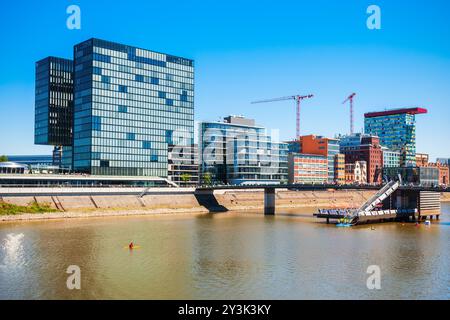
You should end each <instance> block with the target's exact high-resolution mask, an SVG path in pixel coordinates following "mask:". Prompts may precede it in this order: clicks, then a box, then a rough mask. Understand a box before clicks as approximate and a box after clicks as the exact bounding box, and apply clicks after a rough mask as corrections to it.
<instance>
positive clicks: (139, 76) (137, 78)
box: [135, 74, 144, 82]
mask: <svg viewBox="0 0 450 320" xmlns="http://www.w3.org/2000/svg"><path fill="white" fill-rule="evenodd" d="M135 79H136V81H139V82H144V76H143V75H142V74H137V75H135Z"/></svg>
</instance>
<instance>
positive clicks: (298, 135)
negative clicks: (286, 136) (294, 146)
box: [252, 94, 314, 139]
mask: <svg viewBox="0 0 450 320" xmlns="http://www.w3.org/2000/svg"><path fill="white" fill-rule="evenodd" d="M312 97H314V95H312V94H309V95H306V96H301V95H295V96H288V97H282V98H275V99H268V100H259V101H253V102H252V103H265V102H275V101H284V100H295V102H296V106H297V126H296V132H295V133H296V139H298V138H299V137H300V102H301V101H302V100H303V99H311V98H312Z"/></svg>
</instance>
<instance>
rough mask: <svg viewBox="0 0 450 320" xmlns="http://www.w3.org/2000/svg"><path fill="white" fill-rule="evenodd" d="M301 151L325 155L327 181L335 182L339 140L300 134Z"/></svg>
mask: <svg viewBox="0 0 450 320" xmlns="http://www.w3.org/2000/svg"><path fill="white" fill-rule="evenodd" d="M299 144H300V146H299V148H300V150H301V153H306V154H316V155H323V156H326V157H327V159H328V182H329V183H333V182H335V169H336V166H335V161H336V155H338V154H339V140H338V139H332V138H325V137H321V136H315V135H308V136H301V137H300V140H299Z"/></svg>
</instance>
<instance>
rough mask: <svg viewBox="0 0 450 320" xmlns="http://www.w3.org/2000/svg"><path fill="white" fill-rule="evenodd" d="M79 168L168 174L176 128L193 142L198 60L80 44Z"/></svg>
mask: <svg viewBox="0 0 450 320" xmlns="http://www.w3.org/2000/svg"><path fill="white" fill-rule="evenodd" d="M74 92H75V100H74V101H75V102H74V139H73V169H74V170H75V171H78V172H87V173H91V174H98V175H124V176H159V177H167V175H168V172H167V166H168V146H169V145H170V144H172V143H173V141H172V139H173V137H174V136H177V135H182V136H184V137H187V143H186V144H187V145H190V144H192V143H193V130H194V66H193V61H192V60H189V59H185V58H180V57H175V56H171V55H167V54H162V53H157V52H153V51H148V50H143V49H139V48H136V47H131V46H127V45H122V44H117V43H112V42H108V41H104V40H99V39H90V40H87V41H85V42H83V43H80V44H78V45H76V46H75V48H74Z"/></svg>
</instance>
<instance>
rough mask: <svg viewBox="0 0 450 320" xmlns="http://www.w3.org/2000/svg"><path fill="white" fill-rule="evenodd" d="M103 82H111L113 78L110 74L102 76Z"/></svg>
mask: <svg viewBox="0 0 450 320" xmlns="http://www.w3.org/2000/svg"><path fill="white" fill-rule="evenodd" d="M102 82H103V83H111V78H110V77H108V76H102Z"/></svg>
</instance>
